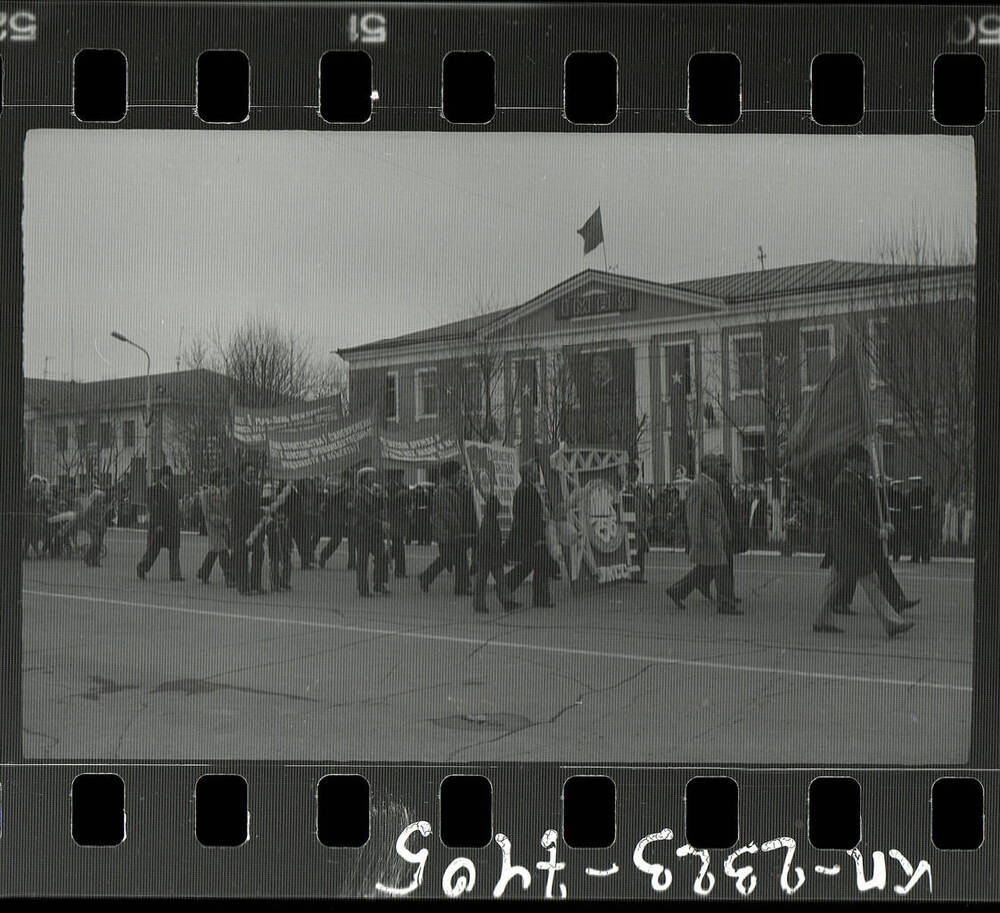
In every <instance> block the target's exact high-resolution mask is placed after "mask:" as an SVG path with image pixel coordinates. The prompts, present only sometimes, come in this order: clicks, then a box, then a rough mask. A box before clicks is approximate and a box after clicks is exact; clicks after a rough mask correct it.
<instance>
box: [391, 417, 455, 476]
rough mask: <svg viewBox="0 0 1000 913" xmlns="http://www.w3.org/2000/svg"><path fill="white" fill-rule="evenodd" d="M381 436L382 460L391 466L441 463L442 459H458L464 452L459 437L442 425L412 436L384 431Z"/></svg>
mask: <svg viewBox="0 0 1000 913" xmlns="http://www.w3.org/2000/svg"><path fill="white" fill-rule="evenodd" d="M381 438H382V462H383V465H385V466H387V467H390V468H395V467H393V464H403V465H411V466H412V465H413V464H415V463H425V464H433V463H440V462H441V461H442V460H454V459H458V458H459V457H460V456H461V454H462V448H461V446H460V445H459V442H458V439H457V438H456V437H455V435H454V434H453V433H450V432H449V431H448V430H446V429H445V428H442V427H439V428H438V429H436V430H433V431H431V430H428V431H427V432H425V433H424V434H423V435H421V436H420V437H412V438H404V437H401V436H400V435H399V434H398V433H390V432H387V431H383V432H382V434H381Z"/></svg>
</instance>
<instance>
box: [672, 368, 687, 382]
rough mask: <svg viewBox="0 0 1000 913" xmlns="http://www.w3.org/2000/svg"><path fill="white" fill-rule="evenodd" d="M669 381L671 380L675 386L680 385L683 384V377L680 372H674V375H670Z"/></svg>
mask: <svg viewBox="0 0 1000 913" xmlns="http://www.w3.org/2000/svg"><path fill="white" fill-rule="evenodd" d="M670 379H671V380H672V381H673V382H674V383H675V384H680V383H683V382H684V378H683V376H682V375H681V372H680V371H674V373H673V374H671V375H670Z"/></svg>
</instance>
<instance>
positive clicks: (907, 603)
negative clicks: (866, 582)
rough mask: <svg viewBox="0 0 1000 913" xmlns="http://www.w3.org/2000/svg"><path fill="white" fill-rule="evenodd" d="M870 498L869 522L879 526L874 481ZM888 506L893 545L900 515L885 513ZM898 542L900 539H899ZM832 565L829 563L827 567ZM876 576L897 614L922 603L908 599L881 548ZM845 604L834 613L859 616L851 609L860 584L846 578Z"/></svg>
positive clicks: (884, 508)
mask: <svg viewBox="0 0 1000 913" xmlns="http://www.w3.org/2000/svg"><path fill="white" fill-rule="evenodd" d="M868 488H869V496H868V499H867V501H866V502H865V509H866V514H865V515H866V516H867V518H868V520H869V521H870V522H871V523H873V524H875V525H876V526H877V525H878V522H879V521H878V517H879V512H878V504H877V502H876V500H875V492H876V488H875V483H874V480H872V479H869V480H868ZM887 506H888V505H887V504H886V503H885V502H883V511H884V513H883V516H887V517H888V519H889V526H890V529H889V542H890V543H891V542H892V540H893V535H894V527H895V523H896V519H897V518H898V516H899V515H898V514H893V513H891V512H885V511H886V508H887ZM897 542H898V539H897ZM830 563H832V562H830V561H828V562H827V565H826V566H829V564H830ZM875 574H876V576H877V577H878V585H879V589H880V590H881V591H882V595H883V596H885V598H886V599H888V600H889V605H891V606H892V607H893V609H895V610H896V611H897V612H905V611H906V610H907V609H912V608H913V607H914V606H915V605H917V603H919V602H920V600H919V599H907V597H906V593H905V592H903V588H902V586H900V583H899V581H898V580H897V579H896V575H895V574H894V573H893V572H892V565H891V564H889V558H888V556H887V555H886V554H885V549H883V548H879V549H878V551H877V552H876V554H875ZM843 585H844V590H843V594H844V602H843V604H842V605H841V606H839V607H838V608H836V609H834V611H835V612H836V613H837V614H839V615H857V614H858V613H857V612H855V611H854V610H853V609H852V608H851V603H852V602H853V601H854V593H855V591H856V590H857V586H858V582H857V580H856V579H854V578H846V577H845V578H844V581H843Z"/></svg>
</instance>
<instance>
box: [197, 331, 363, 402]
mask: <svg viewBox="0 0 1000 913" xmlns="http://www.w3.org/2000/svg"><path fill="white" fill-rule="evenodd" d="M185 360H186V362H187V363H189V364H194V363H195V362H197V364H198V365H199V366H207V367H212V368H214V369H215V370H217V371H219V372H220V373H223V374H225V375H226V376H227V377H229V378H230V380H231V381H232V384H233V394H234V396H235V398H236V401H237V402H238V403H239V404H240V405H243V406H253V407H265V408H268V407H274V406H279V405H282V404H284V403H288V402H290V401H294V400H303V399H314V398H316V397H319V396H329V395H334V394H336V393H339V392H341V391H342V390H343V387H344V371H343V366H342V365H340V364H337V363H336V362H334V361H332V360H330V359H328V358H325V357H319V356H318V355H317V354H316V351H315V346H314V344H313V341H312V340H311V339H310V338H309V337H308V336H307V335H306V334H304V333H300V332H297V331H294V330H288V329H284V328H282V327H280V326H278V324H277V323H275V322H273V321H270V320H264V319H261V318H258V317H248V318H247V319H246V320H245V321H244V322H243V323H242V324H240V325H239V326H237V327H236V328H235V329H234V330H232V332H230V333H229V334H228V335H224V334H223V333H222V332H221V331H220V330H219V328H218V327H216V328H215V329H214V330H213V331H212V335H211V345H210V346H209V345H206V344H205V343H204V342H203V341H196V342H194V343H192V344H190V345H189V346H188V350H187V353H186V356H185Z"/></svg>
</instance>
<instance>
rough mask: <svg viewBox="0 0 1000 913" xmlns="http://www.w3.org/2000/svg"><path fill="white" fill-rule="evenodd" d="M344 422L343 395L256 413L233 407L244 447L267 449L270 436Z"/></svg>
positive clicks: (235, 429)
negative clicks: (292, 430)
mask: <svg viewBox="0 0 1000 913" xmlns="http://www.w3.org/2000/svg"><path fill="white" fill-rule="evenodd" d="M343 418H344V412H343V407H342V405H341V401H340V395H339V394H337V395H336V396H327V397H325V398H323V399H317V400H313V401H312V402H309V403H295V404H294V405H291V406H277V407H275V408H273V409H254V408H251V407H249V406H235V405H234V406H233V408H232V421H233V439H234V440H235V441H237V442H238V443H240V444H243V446H244V447H260V448H267V446H268V445H267V438H268V434H270V433H272V432H275V431H282V430H287V429H290V428H303V427H306V426H310V425H329V424H330V423H331V422H339V421H341V420H342V419H343Z"/></svg>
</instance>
